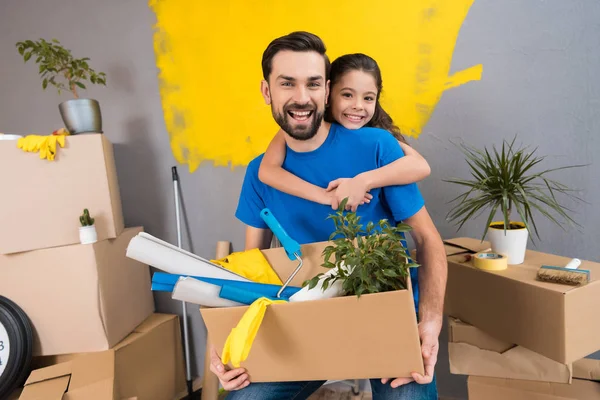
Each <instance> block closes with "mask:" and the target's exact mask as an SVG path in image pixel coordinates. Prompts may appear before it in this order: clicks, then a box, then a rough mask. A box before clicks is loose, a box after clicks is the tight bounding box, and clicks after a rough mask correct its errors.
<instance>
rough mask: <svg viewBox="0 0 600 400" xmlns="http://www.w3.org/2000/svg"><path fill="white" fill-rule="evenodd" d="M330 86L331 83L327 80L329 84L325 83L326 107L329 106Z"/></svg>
mask: <svg viewBox="0 0 600 400" xmlns="http://www.w3.org/2000/svg"><path fill="white" fill-rule="evenodd" d="M329 84H330V81H329V80H327V82H325V105H326V106H327V105H329Z"/></svg>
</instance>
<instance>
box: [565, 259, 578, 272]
mask: <svg viewBox="0 0 600 400" xmlns="http://www.w3.org/2000/svg"><path fill="white" fill-rule="evenodd" d="M580 265H581V260H580V259H578V258H573V259H571V261H569V263H568V264H567V265H565V268H566V269H577V268H578V267H579V266H580Z"/></svg>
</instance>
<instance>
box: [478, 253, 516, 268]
mask: <svg viewBox="0 0 600 400" xmlns="http://www.w3.org/2000/svg"><path fill="white" fill-rule="evenodd" d="M473 264H474V265H475V267H476V268H479V269H484V270H487V271H501V270H503V269H506V268H507V267H508V257H506V256H504V255H502V254H498V253H494V252H481V253H477V254H475V256H474V257H473Z"/></svg>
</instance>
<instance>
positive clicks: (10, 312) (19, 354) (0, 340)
mask: <svg viewBox="0 0 600 400" xmlns="http://www.w3.org/2000/svg"><path fill="white" fill-rule="evenodd" d="M32 351H33V329H32V326H31V322H30V321H29V318H28V317H27V314H25V312H24V311H23V310H22V309H21V308H20V307H19V306H18V305H17V304H15V303H14V302H13V301H11V300H10V299H8V298H6V297H4V296H0V399H4V398H7V397H8V396H9V395H10V394H11V393H12V392H13V390H15V389H16V388H18V387H20V386H22V385H23V383H25V380H26V379H27V376H28V375H29V373H30V368H31V358H32Z"/></svg>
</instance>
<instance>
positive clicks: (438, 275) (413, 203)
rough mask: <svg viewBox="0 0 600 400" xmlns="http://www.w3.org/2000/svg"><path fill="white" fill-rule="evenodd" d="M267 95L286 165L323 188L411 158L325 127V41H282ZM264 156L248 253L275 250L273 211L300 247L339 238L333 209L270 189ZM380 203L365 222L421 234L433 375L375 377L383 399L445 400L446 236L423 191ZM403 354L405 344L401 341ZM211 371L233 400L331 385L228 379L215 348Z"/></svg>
mask: <svg viewBox="0 0 600 400" xmlns="http://www.w3.org/2000/svg"><path fill="white" fill-rule="evenodd" d="M262 67H263V77H264V81H262V84H261V91H262V94H263V97H264V99H265V102H266V103H267V104H268V105H270V106H271V110H272V114H273V117H274V118H275V120H276V121H277V123H278V124H279V126H280V127H281V128H282V130H283V131H285V132H286V143H287V146H288V148H287V155H286V159H285V162H284V164H283V167H284V168H285V169H286V170H288V171H290V172H292V173H293V174H295V175H297V176H299V177H301V178H303V179H305V180H307V181H309V182H311V183H313V184H316V185H319V186H321V187H326V186H327V184H328V183H329V182H330V181H332V180H334V179H336V178H340V177H352V176H355V175H356V174H358V173H361V172H364V171H367V170H371V169H375V168H378V167H380V166H382V165H386V164H389V163H391V162H393V161H394V160H396V159H398V158H399V157H402V156H403V155H404V154H403V152H402V150H401V148H400V146H399V145H398V142H397V141H396V139H395V138H394V137H393V136H392V135H391V134H390V133H388V132H386V131H384V130H381V129H376V128H362V129H359V130H354V131H351V130H346V129H344V128H343V127H341V126H340V125H338V124H329V123H327V122H325V121H323V114H324V111H325V106H326V102H327V97H328V94H329V81H328V80H327V72H328V69H329V60H328V58H327V56H326V55H325V45H324V44H323V42H322V41H321V39H319V38H318V37H317V36H315V35H313V34H310V33H307V32H294V33H291V34H289V35H286V36H283V37H281V38H278V39H275V40H274V41H273V42H271V43H270V44H269V46H268V47H267V49H266V50H265V52H264V54H263V61H262ZM261 160H262V155H261V156H259V157H257V158H256V159H254V160H253V161H252V162H250V164H249V165H248V168H247V171H246V176H245V179H244V184H243V187H242V192H241V195H240V201H239V205H238V209H237V211H236V216H237V217H238V218H239V219H240V220H241V221H242V222H244V223H245V224H246V225H247V228H246V244H245V247H246V249H251V248H260V249H265V248H268V247H269V245H270V242H271V238H272V233H271V232H270V230H269V229H268V227H267V225H266V224H265V223H264V222H263V221H262V219H261V218H260V215H259V213H260V211H261V210H262V209H263V208H265V207H268V208H269V209H270V210H271V211H272V212H273V214H274V215H275V216H276V217H277V219H278V220H279V222H280V223H281V225H282V226H283V228H284V229H285V230H286V231H287V232H288V233H289V234H290V236H291V237H293V238H294V239H295V240H297V241H298V242H300V243H309V242H318V241H324V240H327V239H328V238H329V235H330V234H331V232H332V231H333V230H334V227H333V224H332V222H331V221H330V220H327V219H326V217H327V216H328V215H329V214H330V213H331V208H330V207H329V206H327V205H321V204H317V203H313V202H310V201H308V200H304V199H301V198H299V197H295V196H292V195H288V194H286V193H282V192H280V191H278V190H276V189H274V188H272V187H269V186H267V185H265V184H263V183H261V182H260V180H259V178H258V168H259V166H260V162H261ZM372 195H373V199H372V200H371V202H370V203H369V204H368V205H365V206H360V207H359V208H358V211H357V213H358V214H359V215H360V216H361V217H362V221H363V222H365V223H366V222H368V221H373V222H378V221H379V220H380V219H382V218H387V219H388V220H390V221H396V222H400V221H403V222H405V223H407V224H409V225H410V226H412V228H413V230H412V232H411V234H412V237H413V239H414V242H415V244H416V247H417V251H418V254H419V260H418V261H419V263H420V264H421V267H420V268H419V270H420V271H419V276H418V282H417V280H416V278H417V277H416V276H413V278H415V279H414V280H413V286H414V288H415V292H417V289H418V291H419V292H420V295H419V297H420V301H419V299H418V298H415V302H416V306H417V307H418V315H419V334H420V337H421V342H422V353H423V360H424V364H425V375H424V376H421V375H420V374H417V373H413V374H412V378H397V379H372V380H371V387H372V390H373V395H374V399H378V398H380V399H416V400H419V399H437V390H436V387H435V380H434V366H435V363H436V361H437V353H438V336H439V333H440V330H441V327H442V311H443V298H444V291H445V285H446V273H447V271H446V256H445V252H444V248H443V245H442V241H441V239H440V236H439V234H438V232H437V230H436V228H435V226H434V225H433V222H432V221H431V218H430V217H429V215H428V213H427V210H426V209H425V207H424V202H423V198H422V197H421V195H420V193H419V190H418V188H417V186H416V185H414V184H413V185H405V186H391V187H386V188H382V189H376V190H374V191H372ZM398 345H399V346H401V345H402V343H398ZM210 368H211V371H212V372H213V373H215V374H216V375H217V376H218V377H219V379H220V381H221V384H222V385H223V387H224V388H225V389H226V390H229V391H231V393H230V394H229V397H228V398H232V399H238V398H240V399H241V398H243V399H261V400H263V399H287V398H289V399H292V398H293V399H301V398H307V397H308V396H309V395H310V394H311V393H313V392H314V391H315V390H317V388H318V387H319V386H320V385H322V384H323V382H277V383H250V382H249V380H248V374H247V373H246V372H245V370H244V369H243V368H238V369H234V370H231V371H227V370H226V369H225V367H224V365H223V364H222V363H221V360H220V359H219V357H218V355H217V353H216V351H215V349H214V348H213V349H212V350H211V367H210Z"/></svg>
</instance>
